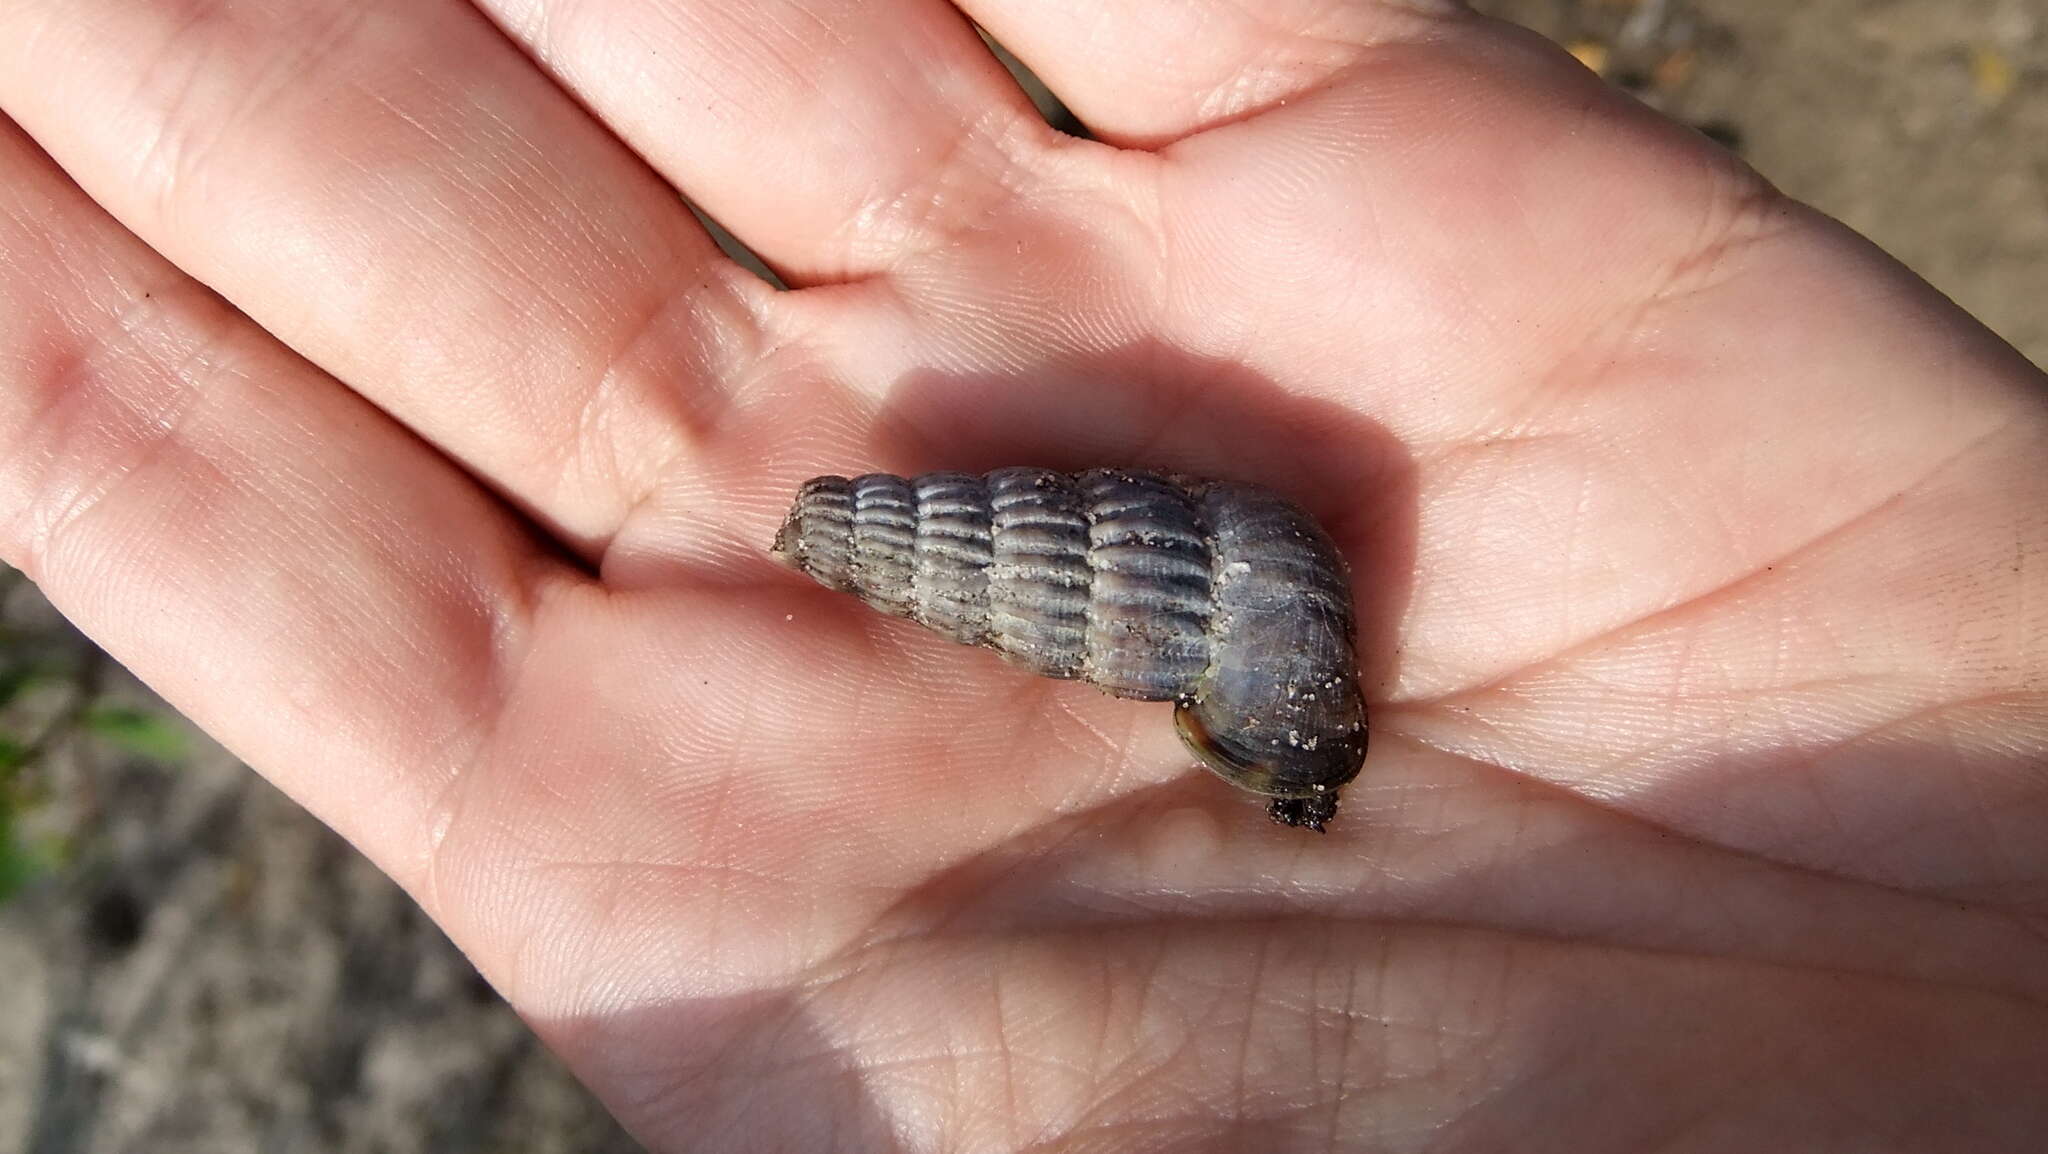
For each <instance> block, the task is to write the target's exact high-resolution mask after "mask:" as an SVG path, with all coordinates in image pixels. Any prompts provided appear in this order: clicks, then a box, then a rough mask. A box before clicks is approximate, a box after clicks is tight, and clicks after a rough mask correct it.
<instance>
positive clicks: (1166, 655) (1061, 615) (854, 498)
mask: <svg viewBox="0 0 2048 1154" xmlns="http://www.w3.org/2000/svg"><path fill="white" fill-rule="evenodd" d="M772 552H773V554H774V556H775V557H776V558H777V559H778V560H780V561H782V562H783V563H785V564H787V565H789V566H791V567H793V568H795V569H797V570H799V571H801V572H803V573H805V574H807V575H809V576H810V577H811V578H812V579H814V580H816V581H817V582H818V583H819V584H821V585H824V586H826V587H828V588H832V589H838V590H842V591H844V592H848V593H852V594H854V595H856V596H858V597H859V598H860V599H861V600H863V601H865V602H867V603H868V604H869V605H870V606H872V607H874V608H875V609H878V610H880V611H882V612H884V613H889V614H892V615H895V616H899V617H908V618H911V619H913V620H915V621H917V622H919V623H921V624H923V625H925V626H926V627H928V628H930V629H932V630H933V631H935V632H937V633H939V634H941V635H943V636H945V637H948V638H950V639H952V640H954V641H958V642H962V643H964V644H969V645H982V646H986V647H988V648H990V649H994V650H995V651H997V652H998V653H1000V654H1002V655H1003V656H1004V657H1005V658H1007V659H1009V660H1010V661H1012V662H1015V663H1016V664H1018V665H1021V666H1023V667H1024V668H1026V669H1029V670H1031V671H1032V672H1034V673H1037V674H1039V675H1041V676H1045V677H1058V678H1072V679H1078V680H1082V681H1086V682H1088V683H1089V684H1091V685H1094V686H1096V687H1097V688H1099V689H1101V690H1103V691H1104V692H1107V693H1110V694H1114V695H1115V696H1118V697H1128V698H1135V699H1138V700H1143V701H1172V702H1175V703H1176V706H1175V709H1174V726H1175V729H1176V730H1177V731H1178V732H1179V734H1180V736H1181V739H1182V740H1183V741H1184V742H1185V743H1186V744H1187V746H1188V748H1189V749H1190V750H1191V751H1192V752H1193V753H1194V754H1195V756H1196V758H1197V759H1199V760H1200V761H1201V763H1202V764H1203V765H1204V766H1205V767H1206V768H1208V769H1209V770H1211V771H1212V772H1214V773H1216V774H1217V775H1219V776H1221V777H1223V778H1224V779H1225V780H1227V781H1229V782H1230V783H1231V784H1233V785H1236V786H1238V787H1239V788H1241V789H1245V790H1249V791H1251V792H1253V793H1257V794H1261V795H1263V796H1266V797H1268V798H1271V799H1272V803H1271V808H1270V812H1271V814H1272V816H1273V819H1274V820H1275V821H1279V822H1282V823H1284V824H1287V825H1300V826H1307V827H1309V828H1311V829H1316V830H1321V829H1322V828H1323V826H1324V823H1326V822H1327V821H1328V820H1329V819H1330V818H1331V816H1332V815H1334V814H1335V812H1336V808H1337V790H1338V787H1340V786H1342V785H1344V784H1345V783H1346V782H1348V781H1350V780H1351V779H1352V778H1353V777H1355V776H1357V774H1358V769H1359V766H1360V764H1361V763H1362V762H1363V761H1364V759H1365V747H1366V717H1365V702H1364V699H1363V697H1362V695H1361V694H1360V691H1359V686H1358V675H1357V670H1356V654H1355V650H1354V646H1353V641H1352V627H1353V613H1352V607H1351V592H1350V583H1349V581H1348V579H1347V576H1346V571H1345V566H1344V561H1343V558H1342V556H1341V555H1340V554H1339V553H1338V552H1337V548H1336V546H1335V545H1334V544H1333V543H1332V542H1331V541H1330V538H1329V536H1328V534H1326V533H1324V532H1323V530H1322V528H1321V527H1320V526H1318V525H1317V524H1316V522H1315V520H1314V519H1313V518H1311V517H1310V516H1309V515H1308V514H1307V513H1306V512H1304V511H1303V510H1302V509H1300V508H1299V507H1298V506H1296V505H1294V504H1292V503H1291V502H1288V501H1287V500H1285V499H1283V498H1281V497H1279V496H1278V495H1276V494H1273V493H1271V492H1269V491H1267V490H1265V489H1262V488H1259V487H1257V486H1255V485H1247V484H1239V483H1234V482H1226V481H1203V480H1197V479H1192V478H1187V477H1181V476H1169V475H1165V474H1160V473H1152V472H1145V471H1141V470H1126V469H1095V470H1090V471H1088V472H1084V473H1057V472H1052V471H1049V470H1045V469H1031V468H1013V469H998V470H996V471H994V472H991V473H987V474H984V475H980V476H975V475H972V474H967V473H927V474H924V475H922V476H918V477H911V478H904V477H897V476H892V475H889V474H883V473H873V474H868V475H866V476H861V477H855V478H851V479H848V478H846V477H837V476H828V477H818V478H815V479H813V480H811V481H808V482H806V483H805V484H804V486H803V488H802V490H801V491H800V492H799V493H798V495H797V498H796V501H795V504H794V505H793V506H792V507H791V509H790V512H789V515H788V517H787V518H786V519H785V520H784V521H783V525H782V529H781V532H779V533H778V534H777V535H776V538H775V544H774V546H773V549H772Z"/></svg>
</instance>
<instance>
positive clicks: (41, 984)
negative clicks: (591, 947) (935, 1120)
mask: <svg viewBox="0 0 2048 1154" xmlns="http://www.w3.org/2000/svg"><path fill="white" fill-rule="evenodd" d="M1478 6H1479V7H1480V8H1482V9H1483V10H1486V11H1488V12H1491V13H1493V14H1496V15H1500V16H1504V17H1507V18H1510V19H1514V20H1518V21H1521V22H1523V23H1526V24H1528V25H1530V26H1531V27H1534V28H1535V29H1537V30H1538V31H1540V32H1543V33H1544V34H1545V35H1548V36H1551V37H1552V38H1554V39H1556V40H1558V41H1560V42H1561V43H1564V44H1566V45H1568V46H1569V47H1570V48H1571V49H1572V50H1573V51H1574V52H1575V53H1576V54H1577V55H1578V56H1579V58H1580V59H1581V60H1582V61H1584V62H1585V63H1587V65H1588V66H1590V67H1593V68H1594V69H1596V70H1597V71H1600V72H1601V73H1602V74H1603V75H1605V76H1607V77H1608V78H1609V79H1610V80H1612V81H1613V82H1614V83H1616V84H1618V85H1620V86H1622V87H1625V88H1628V89H1630V90H1631V91H1634V92H1636V93H1637V94H1638V95H1639V96H1641V97H1642V98H1643V99H1644V100H1646V101H1649V102H1650V103H1652V104H1654V105H1656V106H1657V107H1660V108H1662V109H1664V110H1665V111H1667V112H1669V113H1670V114H1671V115H1673V116H1675V117H1678V118H1679V119H1681V120H1684V121H1686V122H1687V123H1690V124H1693V125H1695V126H1696V127H1699V128H1700V129H1701V130H1702V131H1705V132H1707V133H1708V134H1709V135H1712V136H1714V137H1716V138H1718V139H1721V140H1723V141H1724V142H1726V143H1729V144H1730V145H1731V146H1733V147H1735V148H1737V149H1738V150H1740V151H1741V152H1742V153H1743V154H1744V155H1745V156H1747V157H1748V158H1749V159H1750V160H1751V161H1752V162H1753V163H1755V164H1756V165H1757V167H1758V168H1760V169H1761V170H1762V171H1763V172H1764V174H1765V175H1766V176H1768V177H1770V178H1771V179H1772V180H1774V181H1776V182H1777V183H1778V184H1779V186H1780V187H1782V188H1784V189H1785V190H1787V191H1788V192H1790V193H1792V194H1793V195H1795V196H1798V197H1801V198H1802V199H1805V200H1808V201H1811V202H1813V203H1815V204H1818V205H1819V206H1821V207H1822V208H1824V209H1826V210H1827V211H1829V212H1831V213H1833V214H1835V215H1836V216H1839V217H1841V218H1843V219H1844V220H1846V221H1848V222H1849V223H1850V224H1851V225H1853V226H1855V227H1856V228H1857V229H1859V230H1861V231H1862V232H1864V233H1865V234H1866V235H1869V236H1871V237H1873V238H1874V239H1876V240H1877V241H1878V242H1879V243H1880V244H1882V245H1884V246H1885V247H1886V248H1888V249H1889V250H1891V251H1892V252H1893V253H1894V254H1896V255H1897V256H1899V257H1900V258H1901V259H1902V260H1904V261H1905V262H1906V263H1907V264H1909V265H1911V266H1912V267H1913V268H1915V269H1917V270H1918V271H1919V272H1920V273H1921V274H1922V275H1924V276H1926V277H1927V278H1928V279H1930V280H1931V281H1933V282H1934V283H1935V284H1936V285H1937V286H1939V287H1940V288H1942V289H1943V290H1944V291H1946V292H1948V293H1949V294H1950V295H1951V296H1953V297H1955V298H1956V299H1957V300H1958V301H1960V302H1961V303H1962V304H1963V305H1964V306H1965V307H1966V308H1968V309H1970V310H1971V311H1972V312H1974V313H1976V314H1977V315H1978V316H1979V317H1981V318H1983V319H1984V320H1985V321H1986V322H1987V323H1988V324H1990V325H1991V327H1993V328H1994V329H1996V330H1998V331H1999V332H2000V333H2001V334H2003V335H2004V336H2005V337H2006V338H2007V339H2008V340H2011V341H2012V342H2014V343H2015V344H2017V345H2018V346H2019V347H2020V348H2021V349H2022V350H2023V351H2025V352H2026V353H2027V354H2028V355H2029V356H2031V357H2032V358H2033V359H2034V360H2035V362H2036V363H2038V364H2048V0H1803V2H1801V3H1798V4H1775V3H1765V2H1764V0H1479V3H1478ZM635 1149H637V1147H635V1146H634V1145H633V1144H632V1142H631V1141H630V1140H629V1139H627V1138H626V1137H625V1136H624V1135H623V1134H622V1133H620V1132H619V1131H618V1129H617V1128H616V1127H615V1126H613V1125H612V1124H611V1122H610V1121H609V1120H608V1119H607V1118H606V1117H605V1115H604V1114H603V1112H602V1111H601V1110H599V1109H598V1108H597V1107H596V1106H595V1104H594V1103H592V1102H591V1101H590V1100H589V1098H588V1097H587V1096H586V1095H585V1094H584V1093H583V1092H582V1091H581V1090H580V1089H579V1088H578V1087H577V1086H576V1085H575V1083H574V1082H572V1081H571V1080H570V1079H569V1078H568V1077H567V1076H566V1075H565V1074H564V1073H563V1072H562V1070H561V1069H560V1067H559V1066H558V1065H557V1064H556V1063H555V1062H554V1061H553V1059H552V1058H551V1057H550V1056H549V1055H548V1054H547V1053H546V1052H545V1051H544V1050H542V1049H541V1048H540V1047H539V1046H538V1044H536V1043H535V1042H534V1041H533V1040H532V1038H531V1037H530V1036H529V1035H528V1034H527V1032H526V1030H525V1029H524V1027H523V1026H522V1025H521V1024H520V1023H519V1022H518V1021H517V1019H515V1018H514V1017H513V1015H512V1014H511V1012H510V1011H509V1010H507V1009H506V1008H505V1006H504V1005H503V1004H502V1003H501V1002H500V1001H499V1000H498V999H497V998H496V996H495V995H494V994H493V993H492V992H491V991H490V989H489V988H488V987H487V986H486V985H484V983H483V982H482V981H481V980H479V979H478V978H477V976H476V975H475V973H474V971H473V970H471V969H470V967H469V965H468V964H467V963H466V962H465V961H464V960H463V958H462V956H461V955H460V954H459V953H457V952H456V951H455V949H454V948H453V947H452V946H450V945H449V944H448V942H447V940H446V939H445V938H443V937H442V936H441V935H440V933H439V932H438V931H437V930H435V929H434V928H433V927H432V926H431V925H430V924H428V922H427V921H426V919H425V918H424V917H422V916H421V915H420V914H419V913H418V911H417V910H415V909H414V907H413V906H412V904H411V903H410V902H409V901H408V900H406V899H405V898H404V896H403V895H401V894H399V893H398V892H397V890H396V889H395V888H394V887H393V886H392V885H391V884H390V883H389V882H388V881H386V880H385V879H384V878H383V877H382V876H381V875H379V874H378V873H377V872H376V871H374V870H372V869H371V868H370V867H369V866H368V865H367V864H365V863H364V862H363V861H362V860H361V859H360V858H359V857H358V856H356V854H355V853H354V851H352V850H351V849H349V848H348V847H347V846H346V845H345V844H343V843H342V842H341V841H340V840H339V839H338V838H336V837H334V836H333V835H332V834H330V833H328V832H327V831H326V830H325V829H323V828H322V827H320V826H319V825H318V824H317V823H315V822H313V821H312V820H311V819H310V818H308V817H307V816H306V815H304V814H303V813H301V812H299V810H298V809H296V808H295V807H294V806H292V805H291V804H290V803H289V802H287V801H285V800H284V799H283V798H282V797H281V796H279V795H278V794H277V793H276V792H275V791H274V790H272V789H271V788H270V787H269V786H268V785H266V784H264V783H263V782H262V781H261V780H260V779H258V778H257V777H255V776H254V775H253V774H251V773H249V772H248V771H246V770H244V769H243V768H242V767H240V766H239V765H237V764H235V763H234V761H233V760H232V759H231V758H229V757H227V756H226V755H225V754H224V753H222V752H221V751H220V750H219V749H218V748H217V747H214V746H213V745H211V744H210V743H209V742H207V741H206V740H205V739H204V738H203V737H201V736H200V735H198V734H197V733H195V732H193V731H191V730H190V729H188V728H187V727H185V726H184V724H183V723H182V722H180V721H178V720H177V719H176V718H174V717H171V716H170V715H169V714H167V713H166V712H165V711H164V710H163V709H162V707H161V706H159V705H158V704H157V703H156V702H155V701H154V699H152V698H151V697H150V696H149V694H148V693H147V692H146V691H144V690H142V689H141V688H140V687H139V686H136V685H135V684H133V683H132V682H131V681H130V680H129V679H128V678H127V677H126V676H125V674H123V673H122V672H121V671H120V669H119V668H118V667H116V666H114V665H112V663H111V662H108V661H106V660H105V659H104V658H102V657H100V656H99V655H98V653H97V652H96V651H95V650H93V649H92V648H91V646H90V645H89V644H88V643H86V642H85V641H84V640H83V639H82V638H80V637H78V636H77V635H76V634H75V633H73V632H72V631H71V630H70V628H69V627H68V626H67V625H66V624H65V623H64V622H63V621H62V620H61V619H60V618H58V617H57V616H56V615H55V614H54V613H52V612H51V611H50V610H49V608H48V606H47V605H45V604H44V603H43V602H42V601H41V599H40V598H39V597H38V596H37V595H36V592H35V590H34V589H33V588H32V587H30V586H29V585H28V584H27V583H26V582H24V581H21V580H20V579H19V577H18V576H17V575H14V574H11V573H6V572H4V571H0V1154H16V1152H21V1154H59V1152H62V1154H72V1152H91V1154H130V1152H135V1154H139V1152H144V1151H147V1152H149V1154H180V1152H185V1151H191V1152H199V1151H205V1152H208V1154H216V1152H225V1151H258V1150H261V1151H266V1152H279V1154H297V1152H301V1151H306V1152H310V1151H322V1152H327V1151H333V1152H337V1154H372V1152H375V1154H385V1152H389V1154H408V1152H415V1151H419V1152H424V1151H438V1152H449V1154H461V1152H464V1151H536V1152H550V1151H582V1152H597V1154H608V1152H612V1151H620V1152H625V1151H633V1150H635Z"/></svg>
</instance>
